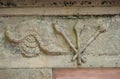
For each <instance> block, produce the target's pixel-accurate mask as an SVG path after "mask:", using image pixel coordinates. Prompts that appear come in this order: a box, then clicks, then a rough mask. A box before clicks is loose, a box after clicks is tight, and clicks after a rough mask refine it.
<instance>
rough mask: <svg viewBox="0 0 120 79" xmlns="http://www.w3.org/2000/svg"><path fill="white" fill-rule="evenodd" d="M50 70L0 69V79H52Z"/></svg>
mask: <svg viewBox="0 0 120 79" xmlns="http://www.w3.org/2000/svg"><path fill="white" fill-rule="evenodd" d="M51 72H52V70H51V69H0V79H52V73H51Z"/></svg>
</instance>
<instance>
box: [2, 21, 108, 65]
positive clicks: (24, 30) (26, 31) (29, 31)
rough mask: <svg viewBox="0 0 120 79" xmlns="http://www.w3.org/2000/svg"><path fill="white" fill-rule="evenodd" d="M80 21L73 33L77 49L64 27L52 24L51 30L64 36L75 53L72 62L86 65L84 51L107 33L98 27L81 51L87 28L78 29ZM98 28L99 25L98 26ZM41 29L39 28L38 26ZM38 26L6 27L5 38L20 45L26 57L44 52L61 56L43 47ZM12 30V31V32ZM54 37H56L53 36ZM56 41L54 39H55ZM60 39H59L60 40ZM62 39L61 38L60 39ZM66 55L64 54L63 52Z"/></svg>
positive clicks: (74, 27) (74, 25)
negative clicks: (81, 38) (83, 34)
mask: <svg viewBox="0 0 120 79" xmlns="http://www.w3.org/2000/svg"><path fill="white" fill-rule="evenodd" d="M77 23H78V21H76V22H75V23H74V24H73V31H74V34H75V36H76V42H77V48H76V46H75V45H74V44H73V43H72V42H71V39H70V38H69V37H68V36H67V34H66V32H65V31H64V28H63V27H62V26H59V25H57V24H56V23H50V24H49V25H50V28H52V30H53V33H55V34H57V35H60V36H62V38H63V40H64V41H66V43H67V44H68V46H69V47H70V48H71V49H72V50H73V51H74V56H73V58H72V61H74V60H76V59H77V61H78V64H79V65H80V64H81V63H84V62H85V61H86V60H85V59H84V58H83V57H82V55H83V53H84V51H85V50H86V48H87V47H88V46H89V45H90V44H91V43H92V42H93V41H94V40H95V39H96V38H97V37H98V36H99V35H100V34H101V33H104V32H105V31H106V29H105V28H102V27H101V26H98V28H97V29H96V32H95V34H94V35H93V36H92V37H91V38H89V40H88V41H87V42H86V43H85V45H84V46H83V47H82V49H80V41H79V40H80V35H81V34H82V32H83V31H84V28H85V26H83V27H77V26H76V24H77ZM96 26H97V25H96ZM38 27H39V26H38ZM38 27H36V26H26V27H24V26H23V27H22V26H19V27H18V26H17V27H16V28H12V27H11V26H8V25H6V27H5V33H4V34H5V38H6V40H7V41H9V42H10V43H14V44H16V45H18V47H19V49H20V51H21V54H22V55H23V56H25V57H35V56H38V55H39V54H40V51H42V52H43V54H46V55H60V54H61V52H60V51H50V50H49V49H46V48H45V47H44V46H43V45H42V41H43V40H41V39H40V38H42V37H41V36H40V33H39V31H40V30H39V28H38ZM10 29H12V30H10ZM53 37H54V36H53ZM47 39H48V38H47ZM53 39H54V38H53ZM58 39H59V38H58ZM60 39H61V38H60ZM62 53H63V54H64V52H62Z"/></svg>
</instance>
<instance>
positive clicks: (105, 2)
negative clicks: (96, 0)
mask: <svg viewBox="0 0 120 79" xmlns="http://www.w3.org/2000/svg"><path fill="white" fill-rule="evenodd" d="M109 4H112V2H110V1H102V2H101V5H109Z"/></svg>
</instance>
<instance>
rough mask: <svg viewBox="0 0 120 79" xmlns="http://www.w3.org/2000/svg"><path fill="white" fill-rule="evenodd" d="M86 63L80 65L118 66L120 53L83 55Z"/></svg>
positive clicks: (91, 66)
mask: <svg viewBox="0 0 120 79" xmlns="http://www.w3.org/2000/svg"><path fill="white" fill-rule="evenodd" d="M84 57H85V58H86V63H83V64H82V65H81V66H80V67H85V68H86V67H90V68H94V67H101V68H102V67H103V68H104V67H120V55H101V56H99V55H85V56H84Z"/></svg>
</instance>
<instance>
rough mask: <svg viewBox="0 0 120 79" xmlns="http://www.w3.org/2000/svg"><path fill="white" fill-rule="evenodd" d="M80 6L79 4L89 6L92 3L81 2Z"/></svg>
mask: <svg viewBox="0 0 120 79" xmlns="http://www.w3.org/2000/svg"><path fill="white" fill-rule="evenodd" d="M80 4H81V5H91V4H92V2H90V1H81V3H80Z"/></svg>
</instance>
